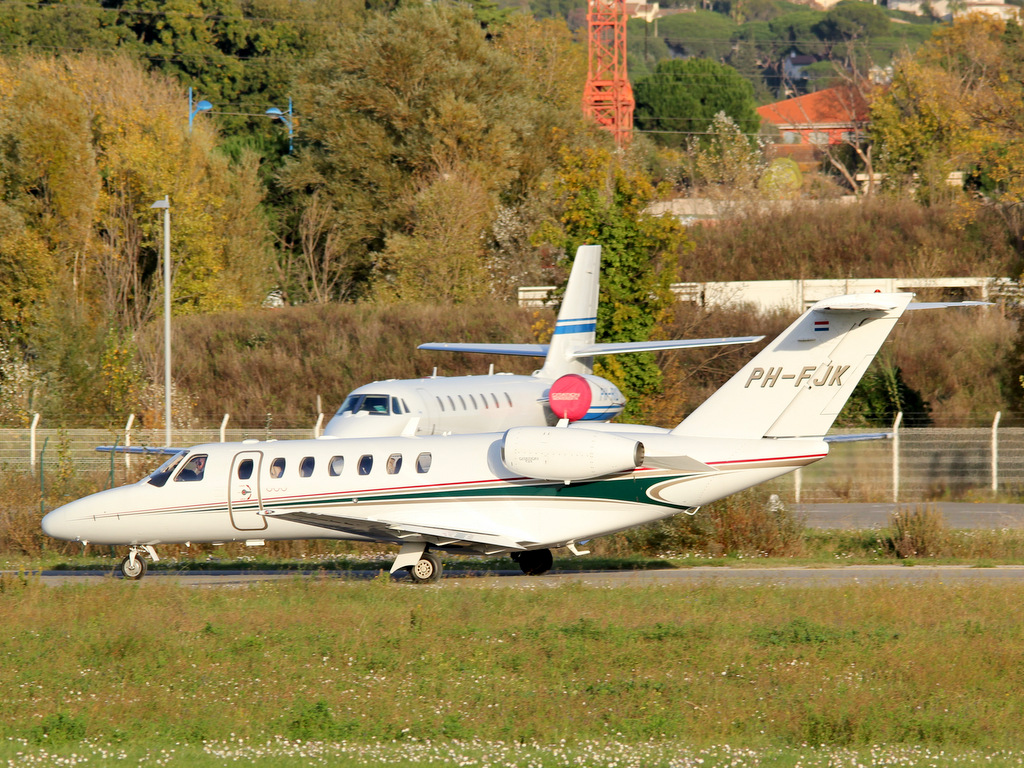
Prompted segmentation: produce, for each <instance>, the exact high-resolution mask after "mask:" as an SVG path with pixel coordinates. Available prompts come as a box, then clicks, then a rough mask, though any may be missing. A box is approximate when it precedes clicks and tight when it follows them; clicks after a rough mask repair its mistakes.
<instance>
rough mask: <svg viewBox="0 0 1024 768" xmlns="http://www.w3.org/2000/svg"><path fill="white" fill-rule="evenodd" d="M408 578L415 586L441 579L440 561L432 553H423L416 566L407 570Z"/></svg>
mask: <svg viewBox="0 0 1024 768" xmlns="http://www.w3.org/2000/svg"><path fill="white" fill-rule="evenodd" d="M409 576H411V577H412V580H413V581H415V582H416V583H417V584H430V583H432V582H435V581H437V580H438V579H440V578H441V561H440V560H439V559H438V557H437V555H435V554H434V553H433V552H424V553H423V556H422V557H420V559H419V562H417V563H416V565H414V566H411V567H410V568H409Z"/></svg>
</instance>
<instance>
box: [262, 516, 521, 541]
mask: <svg viewBox="0 0 1024 768" xmlns="http://www.w3.org/2000/svg"><path fill="white" fill-rule="evenodd" d="M261 514H263V515H265V516H267V517H275V518H277V519H279V520H288V521H290V522H293V523H303V524H305V525H312V526H315V527H317V528H328V529H330V530H333V531H342V532H344V533H353V534H366V535H370V536H374V537H376V538H383V539H388V538H393V539H395V540H396V541H400V540H418V541H425V542H427V543H429V544H434V545H437V546H441V547H443V546H449V545H452V544H468V545H471V546H481V545H483V546H485V547H493V548H494V549H495V550H496V551H507V550H523V549H526V547H524V546H523V545H522V544H521V543H520V542H518V541H516V540H515V539H512V538H510V537H508V536H505V535H502V534H500V533H493V532H490V531H476V530H470V529H466V528H461V527H459V528H454V527H447V526H443V525H425V524H423V523H402V522H398V521H396V520H377V519H374V518H371V517H353V516H349V515H337V514H333V513H329V512H313V511H306V512H291V511H280V512H276V511H272V510H268V511H265V512H262V513H261ZM524 543H532V542H531V541H529V540H527V541H525V542H524Z"/></svg>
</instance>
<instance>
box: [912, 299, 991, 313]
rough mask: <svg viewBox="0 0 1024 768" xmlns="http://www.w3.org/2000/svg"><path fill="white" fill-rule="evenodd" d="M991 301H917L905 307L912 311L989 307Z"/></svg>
mask: <svg viewBox="0 0 1024 768" xmlns="http://www.w3.org/2000/svg"><path fill="white" fill-rule="evenodd" d="M991 306H992V302H991V301H919V302H914V303H913V304H908V305H907V311H908V312H909V311H910V310H912V309H949V308H950V307H991Z"/></svg>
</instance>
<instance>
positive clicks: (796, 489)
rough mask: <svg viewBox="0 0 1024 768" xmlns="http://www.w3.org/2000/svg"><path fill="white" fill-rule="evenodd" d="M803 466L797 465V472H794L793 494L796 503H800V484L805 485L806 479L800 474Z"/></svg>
mask: <svg viewBox="0 0 1024 768" xmlns="http://www.w3.org/2000/svg"><path fill="white" fill-rule="evenodd" d="M801 469H802V467H797V468H796V472H794V473H793V496H794V497H795V500H796V501H795V503H797V504H799V503H800V486H802V485H803V482H804V479H803V476H802V475H801V474H800V470H801Z"/></svg>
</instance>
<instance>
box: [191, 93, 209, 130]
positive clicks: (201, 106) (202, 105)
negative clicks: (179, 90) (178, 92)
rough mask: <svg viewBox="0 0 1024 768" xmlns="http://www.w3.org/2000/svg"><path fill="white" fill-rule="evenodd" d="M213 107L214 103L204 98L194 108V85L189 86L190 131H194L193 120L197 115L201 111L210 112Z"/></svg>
mask: <svg viewBox="0 0 1024 768" xmlns="http://www.w3.org/2000/svg"><path fill="white" fill-rule="evenodd" d="M211 109H213V104H211V103H210V102H208V101H207V100H206V99H203V100H202V101H200V102H199V103H198V104H196V106H195V108H194V109H193V107H192V87H191V86H189V89H188V132H189V133H192V121H193V120H195V118H196V115H198V114H199V113H200V112H209V111H210V110H211Z"/></svg>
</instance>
